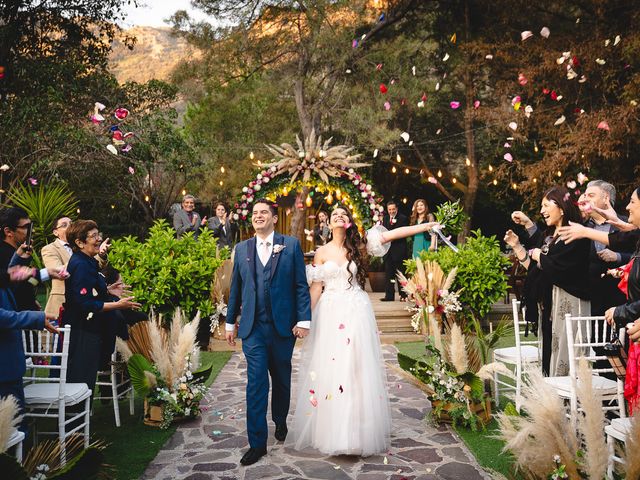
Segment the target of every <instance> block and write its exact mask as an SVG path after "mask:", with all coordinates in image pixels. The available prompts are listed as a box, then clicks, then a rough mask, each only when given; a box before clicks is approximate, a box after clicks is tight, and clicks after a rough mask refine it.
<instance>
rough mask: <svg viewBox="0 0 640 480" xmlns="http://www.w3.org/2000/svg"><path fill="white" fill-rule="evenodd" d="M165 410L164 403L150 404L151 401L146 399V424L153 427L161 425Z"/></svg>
mask: <svg viewBox="0 0 640 480" xmlns="http://www.w3.org/2000/svg"><path fill="white" fill-rule="evenodd" d="M163 411H164V404H162V405H150V404H149V401H148V400H147V399H146V398H145V399H144V424H145V425H149V426H151V427H160V424H161V423H162V414H163Z"/></svg>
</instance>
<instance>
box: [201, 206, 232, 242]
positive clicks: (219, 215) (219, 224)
mask: <svg viewBox="0 0 640 480" xmlns="http://www.w3.org/2000/svg"><path fill="white" fill-rule="evenodd" d="M207 226H208V227H209V228H210V229H211V230H212V231H213V236H214V237H216V238H217V239H218V245H220V247H229V248H230V249H233V247H234V245H235V244H236V243H238V240H240V229H239V228H238V224H237V223H235V222H234V221H233V217H232V216H230V215H229V211H228V209H227V206H226V205H225V204H224V203H222V202H218V203H217V204H216V216H215V217H213V218H210V219H209V221H208V222H207Z"/></svg>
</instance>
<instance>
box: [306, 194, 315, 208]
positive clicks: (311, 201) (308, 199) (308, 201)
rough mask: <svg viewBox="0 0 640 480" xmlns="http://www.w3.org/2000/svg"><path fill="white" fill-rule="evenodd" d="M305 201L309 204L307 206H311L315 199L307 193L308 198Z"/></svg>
mask: <svg viewBox="0 0 640 480" xmlns="http://www.w3.org/2000/svg"><path fill="white" fill-rule="evenodd" d="M304 203H305V204H306V205H307V207H310V206H311V205H313V200H311V196H310V195H307V199H306V200H305V201H304Z"/></svg>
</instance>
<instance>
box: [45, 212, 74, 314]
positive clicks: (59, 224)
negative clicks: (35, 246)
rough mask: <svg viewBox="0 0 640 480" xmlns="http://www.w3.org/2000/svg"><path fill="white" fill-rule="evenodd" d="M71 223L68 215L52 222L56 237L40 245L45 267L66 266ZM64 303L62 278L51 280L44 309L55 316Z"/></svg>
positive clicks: (69, 251) (69, 254)
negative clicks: (68, 230) (68, 231)
mask: <svg viewBox="0 0 640 480" xmlns="http://www.w3.org/2000/svg"><path fill="white" fill-rule="evenodd" d="M69 225H71V219H70V218H69V217H59V218H57V219H56V220H55V221H54V223H53V235H54V236H55V237H56V239H55V240H54V241H53V242H51V243H49V244H47V245H45V246H44V247H42V250H41V251H40V256H41V258H42V262H43V263H44V265H45V267H55V268H66V266H67V263H69V259H70V258H71V254H72V253H73V252H72V250H71V247H70V246H69V244H68V243H67V228H68V227H69ZM63 303H64V280H56V279H54V280H52V281H51V291H50V292H49V298H48V300H47V305H46V306H45V307H44V311H45V312H47V313H48V314H49V315H54V316H56V318H57V317H58V314H59V313H60V307H61V306H62V304H63Z"/></svg>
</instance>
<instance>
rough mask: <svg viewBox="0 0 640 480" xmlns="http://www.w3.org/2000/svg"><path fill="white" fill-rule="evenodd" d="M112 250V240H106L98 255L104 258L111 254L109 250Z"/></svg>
mask: <svg viewBox="0 0 640 480" xmlns="http://www.w3.org/2000/svg"><path fill="white" fill-rule="evenodd" d="M110 248H111V239H110V238H108V237H107V238H105V239H104V241H103V242H102V243H101V244H100V249H99V250H98V255H100V256H101V257H104V256H105V255H106V254H107V253H109V249H110Z"/></svg>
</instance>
